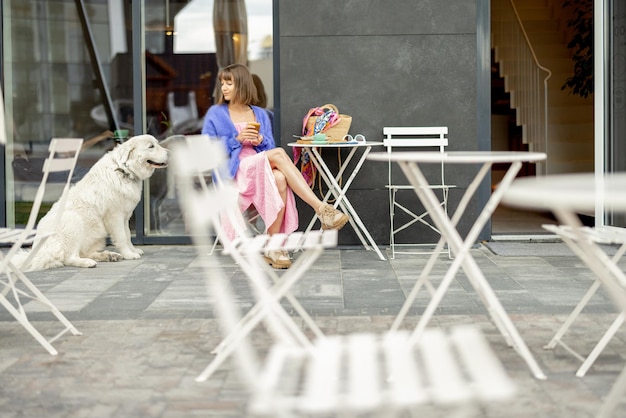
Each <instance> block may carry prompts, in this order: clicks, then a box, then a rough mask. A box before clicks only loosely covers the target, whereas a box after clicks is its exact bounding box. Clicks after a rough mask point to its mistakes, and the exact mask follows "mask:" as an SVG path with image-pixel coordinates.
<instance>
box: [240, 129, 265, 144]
mask: <svg viewBox="0 0 626 418" xmlns="http://www.w3.org/2000/svg"><path fill="white" fill-rule="evenodd" d="M258 126H260V125H259V124H256V126H255V125H253V124H249V125H248V126H246V127H245V128H244V129H242V130H241V133H239V136H237V139H238V140H239V142H241V143H242V144H250V145H252V146H257V145H259V144H261V142H263V135H261V134H259V128H258Z"/></svg>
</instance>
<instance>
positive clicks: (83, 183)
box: [28, 135, 169, 270]
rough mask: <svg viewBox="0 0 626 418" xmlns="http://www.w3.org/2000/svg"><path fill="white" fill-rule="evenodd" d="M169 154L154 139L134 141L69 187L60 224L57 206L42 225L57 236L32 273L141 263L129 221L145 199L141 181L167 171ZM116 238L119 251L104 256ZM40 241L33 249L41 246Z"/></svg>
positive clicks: (37, 259)
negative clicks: (104, 263) (105, 263)
mask: <svg viewBox="0 0 626 418" xmlns="http://www.w3.org/2000/svg"><path fill="white" fill-rule="evenodd" d="M168 158H169V151H168V150H167V149H165V148H163V147H162V146H160V145H159V143H158V141H157V140H156V139H155V138H154V137H153V136H152V135H139V136H135V137H132V138H130V139H129V140H128V141H126V142H124V143H123V144H121V145H118V146H116V147H115V148H113V149H112V150H111V151H109V152H107V153H106V154H105V155H104V156H102V158H100V160H98V162H96V164H94V165H93V167H91V169H90V170H89V172H88V173H87V174H86V175H85V177H83V178H82V179H81V180H80V181H79V182H78V183H76V185H75V186H73V187H72V188H70V190H69V192H68V195H67V200H66V202H65V211H64V212H63V214H62V217H61V220H60V221H59V223H58V224H55V221H56V211H57V210H58V202H57V203H55V204H54V205H53V206H52V208H51V209H50V211H49V212H48V213H47V214H46V215H45V216H44V217H43V218H42V219H41V220H40V221H39V224H38V225H37V232H38V233H39V232H50V231H54V232H55V234H54V235H52V236H51V237H49V238H48V240H47V241H46V242H45V243H44V244H43V246H42V248H41V249H40V250H39V251H38V252H37V254H35V256H34V258H33V260H32V262H31V263H30V266H28V270H43V269H48V268H54V267H61V266H74V267H95V266H96V264H97V262H98V261H119V260H122V259H126V260H134V259H138V258H139V257H140V256H141V255H142V254H143V251H141V250H140V249H138V248H135V247H134V246H133V244H132V243H131V241H130V228H129V226H128V221H129V219H130V217H131V215H132V213H133V210H134V209H135V207H136V206H137V204H138V203H139V200H140V198H141V190H142V181H143V180H144V179H147V178H148V177H150V176H151V175H152V173H153V172H154V170H155V168H163V167H167V163H168ZM107 236H110V237H111V242H112V244H113V246H115V248H116V249H117V251H119V253H117V252H113V251H105V250H104V248H105V246H106V238H107ZM37 243H38V238H37V237H35V241H34V242H33V246H35V245H37Z"/></svg>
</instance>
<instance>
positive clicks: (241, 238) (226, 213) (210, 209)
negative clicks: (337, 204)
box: [173, 138, 337, 381]
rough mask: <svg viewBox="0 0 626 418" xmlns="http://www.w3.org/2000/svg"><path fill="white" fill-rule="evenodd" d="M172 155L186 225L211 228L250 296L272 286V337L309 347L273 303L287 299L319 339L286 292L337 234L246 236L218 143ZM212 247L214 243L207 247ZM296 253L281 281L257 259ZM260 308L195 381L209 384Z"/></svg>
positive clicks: (194, 143)
mask: <svg viewBox="0 0 626 418" xmlns="http://www.w3.org/2000/svg"><path fill="white" fill-rule="evenodd" d="M174 151H175V152H174V165H173V166H174V169H175V170H176V173H177V183H178V185H179V190H180V192H181V197H182V199H181V204H182V205H183V216H184V218H185V220H186V222H190V220H191V219H195V220H196V222H199V221H201V222H202V223H203V224H204V225H208V224H210V226H211V227H212V228H213V230H214V233H215V234H216V235H217V236H219V237H220V240H221V241H222V245H223V247H224V253H226V254H228V255H229V256H230V257H231V258H233V260H235V262H237V264H238V265H239V267H240V268H241V270H242V271H243V272H244V273H245V274H246V276H247V277H248V279H249V280H250V283H251V285H252V289H253V291H255V292H258V289H260V288H264V289H267V288H270V287H271V291H270V293H271V298H272V299H273V300H274V301H275V302H276V304H275V305H273V306H274V309H272V310H271V313H272V315H271V316H272V318H273V320H274V321H278V322H279V323H281V326H274V327H272V328H273V329H276V330H281V329H286V330H288V333H286V334H285V333H280V332H278V334H277V338H279V339H282V340H288V341H289V342H290V343H292V344H297V345H303V346H310V341H309V339H308V338H307V337H306V336H305V334H304V332H303V331H302V330H301V329H300V328H299V326H298V325H297V324H296V323H295V322H294V320H293V319H292V318H291V317H290V315H289V314H288V313H287V311H286V310H285V309H284V308H283V307H282V306H281V305H280V303H278V301H280V300H281V299H282V298H285V299H287V300H288V302H289V303H290V305H291V306H292V307H293V309H294V310H295V311H296V312H297V313H298V315H299V316H300V317H301V318H302V319H303V321H304V322H305V324H306V326H307V327H308V328H309V329H310V330H311V331H312V332H313V333H314V335H315V336H317V337H323V333H322V331H321V330H320V329H319V327H318V326H317V324H315V322H314V320H313V319H312V318H311V317H310V315H309V314H308V313H307V312H306V310H305V309H304V308H303V307H302V305H301V304H300V303H299V302H298V301H297V300H296V298H295V297H294V296H293V295H292V294H291V293H290V292H289V289H290V288H291V287H292V286H293V285H294V284H295V283H296V282H297V281H298V280H299V279H300V278H301V277H302V275H303V274H304V273H305V272H306V271H307V270H308V269H309V268H310V267H311V266H312V265H313V263H314V262H315V260H317V258H318V257H319V256H320V255H321V253H322V252H323V250H324V249H326V248H330V247H334V246H336V245H337V231H332V230H329V231H321V230H318V231H311V232H309V233H307V234H304V233H302V232H295V233H292V234H275V235H271V236H270V235H265V234H261V235H255V236H251V235H250V234H249V233H248V230H247V227H246V222H245V221H244V219H243V215H242V213H241V211H240V210H239V208H238V204H237V201H238V198H239V192H238V190H237V189H236V187H235V185H234V184H233V183H232V182H229V181H228V180H226V179H225V176H220V175H219V173H220V169H221V168H222V167H223V163H224V161H225V157H224V148H223V145H222V144H221V142H219V141H212V140H210V139H207V138H205V139H204V140H202V139H198V140H195V141H190V142H188V143H187V146H185V147H180V146H179V147H176V148H175V150H174ZM207 172H213V176H214V178H215V179H217V181H216V184H215V185H214V187H207V186H206V184H204V183H203V182H202V181H198V176H201V177H204V175H205V173H207ZM198 183H200V185H199V186H198V185H197V184H198ZM225 220H227V221H228V222H230V223H231V225H233V226H234V227H235V229H236V230H237V231H238V234H237V237H236V238H235V239H230V238H229V237H228V236H227V234H225V233H224V231H223V229H222V225H223V222H224V221H225ZM190 230H193V225H191V228H190ZM212 246H213V244H211V245H210V246H209V248H211V247H212ZM300 248H301V249H302V250H303V252H302V254H300V255H299V256H298V258H297V259H296V260H295V261H294V263H293V264H292V266H291V267H290V268H289V269H288V270H287V271H285V272H284V273H283V274H281V275H280V276H278V274H277V273H276V272H275V271H274V269H272V268H271V267H269V265H268V264H267V262H265V261H264V260H263V258H262V254H263V252H264V251H265V250H285V251H295V250H296V249H300ZM208 254H211V251H210V250H208ZM264 303H268V302H266V301H262V302H260V303H258V304H257V305H255V306H254V307H252V309H250V311H249V312H248V314H247V315H246V316H245V317H244V318H243V319H242V321H241V323H240V324H239V326H238V327H237V329H236V330H235V331H234V332H233V333H232V334H231V335H229V336H227V337H226V338H225V339H224V340H223V341H222V342H221V343H220V344H219V345H218V347H216V348H215V349H214V350H213V351H214V353H216V357H215V358H214V359H213V361H212V362H211V363H210V364H209V365H208V366H207V368H206V369H205V370H204V371H203V372H202V373H201V374H200V375H199V376H198V378H197V380H198V381H204V380H206V379H208V378H209V377H210V376H211V375H212V374H213V372H215V370H217V368H218V367H219V366H220V365H221V364H222V363H223V361H224V360H225V359H226V358H227V357H228V356H229V355H230V354H231V353H232V351H233V349H234V348H235V346H236V344H237V341H238V340H240V339H241V335H242V334H244V335H245V334H246V333H248V332H250V331H251V330H252V329H253V328H254V327H255V326H256V325H258V324H259V323H260V322H261V320H262V319H263V317H264V316H265V314H264V313H263V304H264Z"/></svg>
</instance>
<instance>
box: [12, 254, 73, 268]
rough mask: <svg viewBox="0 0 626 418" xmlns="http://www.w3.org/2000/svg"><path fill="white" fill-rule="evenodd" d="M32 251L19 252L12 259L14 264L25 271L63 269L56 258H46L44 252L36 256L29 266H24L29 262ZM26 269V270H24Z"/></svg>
mask: <svg viewBox="0 0 626 418" xmlns="http://www.w3.org/2000/svg"><path fill="white" fill-rule="evenodd" d="M29 256H30V250H24V249H22V250H19V251H18V252H17V253H16V254H15V256H13V258H12V260H11V261H12V263H13V264H14V265H15V266H16V267H18V268H19V269H21V270H23V271H36V270H47V269H51V268H56V267H61V266H62V265H63V264H62V263H61V262H60V261H59V260H56V259H54V258H51V257H45V255H44V254H42V252H38V253H37V254H35V256H34V257H33V259H32V260H30V262H29V263H28V265H24V264H25V263H26V262H27V261H28V257H29ZM24 267H26V269H24Z"/></svg>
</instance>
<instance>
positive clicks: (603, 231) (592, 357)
mask: <svg viewBox="0 0 626 418" xmlns="http://www.w3.org/2000/svg"><path fill="white" fill-rule="evenodd" d="M543 228H544V229H546V230H548V231H550V232H552V233H554V234H556V235H558V236H559V237H560V238H561V239H562V240H563V242H564V243H565V244H567V246H568V247H569V248H570V249H571V250H572V251H573V252H574V254H576V255H577V256H578V257H579V258H580V259H581V260H583V262H585V264H587V266H589V267H590V268H591V270H592V271H594V270H595V271H597V267H595V266H593V265H591V264H590V263H593V264H595V263H597V260H596V259H595V258H593V257H589V255H588V254H586V253H585V250H584V249H583V248H581V245H580V239H581V237H582V239H584V240H589V241H590V242H594V243H596V244H619V245H620V246H619V248H618V249H617V251H616V252H615V254H614V255H613V256H612V257H611V263H613V264H617V262H618V261H619V260H620V259H621V258H622V256H623V255H624V253H625V252H626V231H624V230H623V229H622V228H614V227H609V226H603V227H595V228H591V227H586V226H585V227H581V228H579V230H578V231H577V232H574V231H573V230H572V228H571V227H568V226H564V225H552V224H546V225H543ZM600 285H601V282H600V280H599V279H598V278H596V279H595V280H594V282H593V283H592V284H591V286H590V287H589V289H588V290H587V292H586V293H585V294H584V296H583V297H582V299H581V300H580V302H578V305H576V307H575V308H574V310H573V311H572V312H571V313H570V315H569V316H568V317H567V319H566V320H565V322H564V323H563V325H561V328H559V330H558V331H557V332H556V334H555V335H554V337H552V339H551V340H550V342H549V343H548V344H547V345H546V346H545V347H544V348H545V349H547V350H552V349H554V348H555V347H556V346H557V345H560V346H561V347H563V348H564V349H566V350H567V351H568V352H569V353H570V354H572V355H573V356H574V357H576V358H577V359H579V360H580V361H581V362H582V364H581V366H580V367H579V368H578V370H577V371H576V376H578V377H583V376H584V375H585V374H586V373H587V371H588V370H589V368H590V367H591V366H592V365H593V363H594V362H595V361H596V360H597V358H598V356H599V355H600V354H601V353H602V351H603V350H604V348H605V347H606V345H607V344H608V343H609V341H610V340H611V339H612V338H613V336H614V335H615V333H616V332H617V331H618V330H619V329H620V327H621V326H622V324H623V323H624V320H625V319H626V314H625V313H624V312H621V313H620V314H619V315H617V317H616V318H615V320H614V321H613V323H612V324H611V326H610V327H609V328H608V329H607V330H606V332H605V333H604V335H603V336H602V338H600V340H599V341H598V343H597V344H596V345H595V347H594V348H593V350H591V353H589V355H588V356H587V357H586V358H585V357H583V356H582V355H581V354H580V353H578V352H577V351H576V350H575V349H574V348H573V347H572V346H571V345H569V344H567V343H566V342H565V341H563V339H562V338H563V336H564V335H565V333H566V332H567V331H568V330H569V328H570V327H571V326H572V325H573V324H574V322H575V321H576V318H577V317H578V315H580V313H581V312H582V311H583V309H584V308H585V306H587V304H588V303H589V301H590V300H591V298H592V297H593V295H594V294H595V293H596V292H597V291H598V289H599V288H600Z"/></svg>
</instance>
